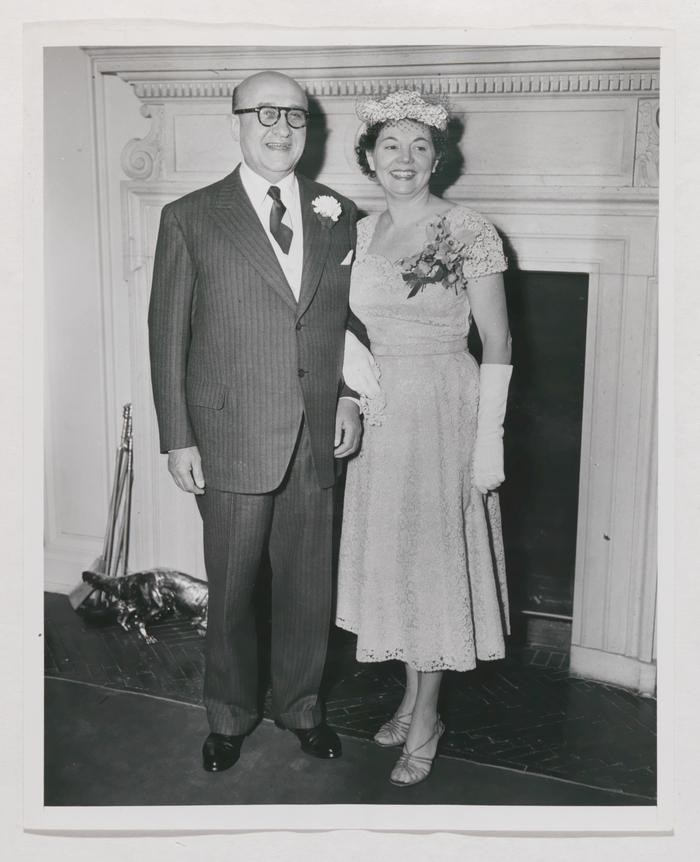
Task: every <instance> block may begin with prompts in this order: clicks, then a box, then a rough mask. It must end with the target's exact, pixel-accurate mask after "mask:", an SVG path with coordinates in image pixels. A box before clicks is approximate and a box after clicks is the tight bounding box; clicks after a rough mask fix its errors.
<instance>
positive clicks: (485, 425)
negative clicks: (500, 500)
mask: <svg viewBox="0 0 700 862" xmlns="http://www.w3.org/2000/svg"><path fill="white" fill-rule="evenodd" d="M512 372H513V367H512V366H511V365H495V364H494V365H492V364H489V363H484V364H483V365H482V366H481V368H480V369H479V410H478V413H477V423H476V441H475V442H474V456H473V475H474V486H475V487H476V488H477V489H478V490H479V491H480V492H481V493H482V494H486V493H488V492H489V491H495V489H496V488H498V486H499V485H500V484H501V483H502V482H503V481H504V480H505V475H504V472H503V419H504V417H505V415H506V403H507V401H508V384H509V383H510V377H511V374H512Z"/></svg>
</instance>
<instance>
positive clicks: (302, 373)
mask: <svg viewBox="0 0 700 862" xmlns="http://www.w3.org/2000/svg"><path fill="white" fill-rule="evenodd" d="M297 374H298V375H299V377H303V376H304V375H305V374H306V371H305V370H304V369H303V368H300V369H299V370H298V371H297Z"/></svg>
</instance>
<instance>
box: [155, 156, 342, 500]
mask: <svg viewBox="0 0 700 862" xmlns="http://www.w3.org/2000/svg"><path fill="white" fill-rule="evenodd" d="M299 189H300V196H301V205H302V217H303V220H304V267H303V274H302V284H301V293H300V296H299V302H298V303H297V302H296V300H295V299H294V295H293V293H292V291H291V288H290V287H289V285H288V284H287V281H286V279H285V277H284V273H283V272H282V269H281V267H280V265H279V263H278V261H277V258H276V257H275V254H274V252H273V250H272V248H271V246H270V243H269V240H268V238H267V236H266V234H265V232H264V230H263V228H262V225H261V224H260V222H259V220H258V218H257V216H256V214H255V211H254V210H253V207H252V205H251V204H250V202H249V200H248V198H247V196H246V194H245V192H244V190H243V187H242V184H241V181H240V177H239V175H238V170H236V171H234V172H233V174H231V175H229V176H228V177H226V178H225V179H224V180H221V181H220V182H219V183H214V185H212V186H208V187H207V188H204V189H200V190H199V191H196V192H193V193H192V194H190V195H186V196H185V197H184V198H180V199H179V200H177V201H174V202H173V203H172V204H169V205H167V206H166V207H164V209H163V214H162V217H161V226H160V232H159V235H158V243H157V246H156V256H155V263H154V276H153V287H152V291H151V303H150V309H149V334H150V348H151V377H152V382H153V394H154V400H155V405H156V413H157V415H158V426H159V430H160V444H161V451H163V452H167V451H168V450H170V449H177V448H182V447H185V446H191V445H195V444H196V445H198V446H199V449H200V453H201V455H202V459H203V469H204V475H205V478H206V481H207V485H208V486H209V487H213V488H217V489H219V490H223V491H237V492H239V493H264V492H267V491H271V490H273V489H274V488H276V487H277V486H278V485H279V483H280V481H281V480H282V476H283V475H284V472H285V470H286V468H287V465H288V464H289V460H290V457H291V453H292V450H293V448H294V444H295V441H296V434H297V430H298V428H299V423H300V421H301V416H302V413H304V414H305V415H306V419H307V422H308V426H309V433H310V436H311V447H312V451H313V456H314V462H315V465H316V470H317V473H318V477H319V481H320V482H321V484H322V485H323V486H324V487H328V486H330V485H332V484H333V482H334V481H335V476H336V465H335V463H334V458H333V433H334V425H335V407H336V399H337V395H338V391H339V388H340V386H341V370H342V350H343V332H344V329H345V326H346V322H347V316H348V305H347V301H348V291H349V287H350V267H349V266H344V267H341V266H339V264H340V261H342V260H343V259H344V257H345V256H346V254H347V252H348V251H349V250H350V248H351V247H352V243H353V241H354V220H355V207H354V205H353V204H352V203H351V202H350V201H347V200H345V199H344V198H341V197H340V196H339V195H336V197H337V198H338V199H339V200H340V201H341V204H342V207H343V214H342V215H341V217H340V219H339V221H338V222H337V224H336V225H335V226H334V227H333V228H332V229H328V228H325V227H323V226H322V225H321V223H320V222H319V220H318V219H317V218H316V216H315V215H314V214H313V212H312V210H311V200H312V199H313V198H314V197H316V196H317V195H320V194H330V193H331V192H330V190H329V189H327V188H325V187H324V186H321V185H318V184H317V183H312V182H311V181H309V180H306V179H304V178H303V177H299ZM300 369H301V370H303V372H304V374H303V376H301V377H300V376H299V370H300Z"/></svg>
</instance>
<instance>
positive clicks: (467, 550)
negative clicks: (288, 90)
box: [336, 207, 508, 671]
mask: <svg viewBox="0 0 700 862" xmlns="http://www.w3.org/2000/svg"><path fill="white" fill-rule="evenodd" d="M376 219H377V216H376V215H373V216H369V217H368V218H366V219H363V220H362V221H361V222H360V223H359V224H358V245H357V255H356V262H355V264H354V267H353V273H352V284H351V291H350V304H351V306H352V309H353V311H354V312H355V314H357V316H358V317H359V318H360V319H361V320H362V321H363V323H364V324H365V326H366V327H367V330H368V334H369V337H370V342H371V344H372V346H373V349H374V350H375V351H376V352H375V358H376V361H377V363H378V364H379V366H380V368H381V372H382V376H381V381H380V386H381V389H382V394H381V396H380V398H379V399H372V401H373V402H375V403H365V404H363V410H365V413H366V415H367V416H368V420H369V421H366V423H365V431H364V438H363V443H362V448H361V451H360V453H359V454H358V456H357V457H356V458H354V459H353V460H352V461H350V463H349V464H348V470H347V479H346V488H345V504H344V511H343V535H342V540H341V547H340V560H339V583H338V605H337V618H336V623H337V624H338V625H339V626H340V627H341V628H345V629H348V630H350V631H353V632H355V633H356V634H357V635H358V642H357V657H358V659H359V660H360V661H385V660H387V659H399V660H401V661H404V662H407V663H408V664H410V665H411V666H413V667H415V668H416V669H418V670H422V671H436V670H446V669H452V670H459V671H464V670H470V669H472V668H473V667H474V666H475V664H476V661H477V659H497V658H502V657H503V655H504V651H505V647H504V633H505V632H507V631H508V600H507V593H506V582H505V564H504V553H503V539H502V533H501V520H500V510H499V503H498V496H497V495H496V494H493V493H492V494H489V495H488V496H487V497H483V496H482V495H481V494H480V493H479V492H478V491H477V490H476V488H474V487H473V485H472V450H473V445H474V438H475V435H476V416H477V408H478V401H479V371H478V366H477V363H476V361H475V360H474V359H473V357H472V356H471V355H470V354H469V353H467V352H466V351H465V350H464V349H459V348H458V347H455V345H459V344H460V343H463V339H464V338H465V336H466V335H467V331H468V327H469V320H470V311H469V305H468V300H467V294H466V292H465V291H460V292H459V293H458V294H455V292H454V290H448V289H446V288H445V287H443V286H442V285H441V284H431V285H427V286H426V287H425V289H424V290H422V291H420V292H419V293H418V294H417V295H416V296H414V297H412V298H411V299H408V298H407V295H408V288H407V286H406V284H405V282H404V281H403V279H402V277H401V270H400V268H399V266H398V265H397V263H396V262H393V261H390V260H388V259H387V258H385V257H382V256H380V255H373V254H369V253H368V248H369V245H370V242H371V239H372V234H373V232H374V228H375V225H376ZM448 219H449V220H450V222H451V223H453V224H460V225H465V226H466V227H467V228H468V229H469V230H470V231H471V232H473V233H474V234H475V236H476V239H475V241H474V244H473V246H472V247H471V248H470V250H469V253H468V255H467V256H466V257H465V272H467V268H469V271H468V275H469V276H470V277H478V276H481V275H486V274H488V273H492V272H501V271H502V270H504V269H505V268H506V262H505V258H504V256H503V250H502V247H501V242H500V239H499V238H498V234H497V233H496V231H495V230H494V228H493V227H492V226H491V225H490V224H489V223H488V222H487V221H486V220H485V219H483V218H482V217H481V216H480V215H478V213H475V212H474V211H473V210H469V209H467V208H465V207H455V208H453V209H452V210H450V211H449V213H448Z"/></svg>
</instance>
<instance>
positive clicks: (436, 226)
mask: <svg viewBox="0 0 700 862" xmlns="http://www.w3.org/2000/svg"><path fill="white" fill-rule="evenodd" d="M425 232H426V233H427V235H428V242H427V244H426V245H425V246H424V247H423V249H422V250H421V251H420V252H419V253H418V254H414V255H413V256H412V257H405V258H403V259H402V260H401V261H400V264H401V267H402V269H403V272H402V273H401V275H402V276H403V280H404V281H405V282H407V284H409V285H410V288H411V289H410V291H409V293H408V298H409V299H410V298H411V297H412V296H415V295H416V294H417V293H418V291H419V290H423V288H424V287H425V285H426V284H437V283H438V282H441V283H442V285H443V286H444V287H447V288H450V287H451V288H454V291H455V293H458V292H459V291H460V290H463V289H464V288H465V287H466V286H467V279H466V278H465V275H464V271H463V267H464V258H465V257H467V250H468V249H469V246H471V244H472V243H473V242H474V240H475V238H476V235H475V234H474V233H472V232H471V231H469V230H467V229H466V228H465V227H459V226H458V227H451V226H450V223H449V222H448V221H447V218H446V217H445V216H440V217H439V218H438V219H437V221H431V222H430V223H429V224H428V225H427V226H426V228H425Z"/></svg>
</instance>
